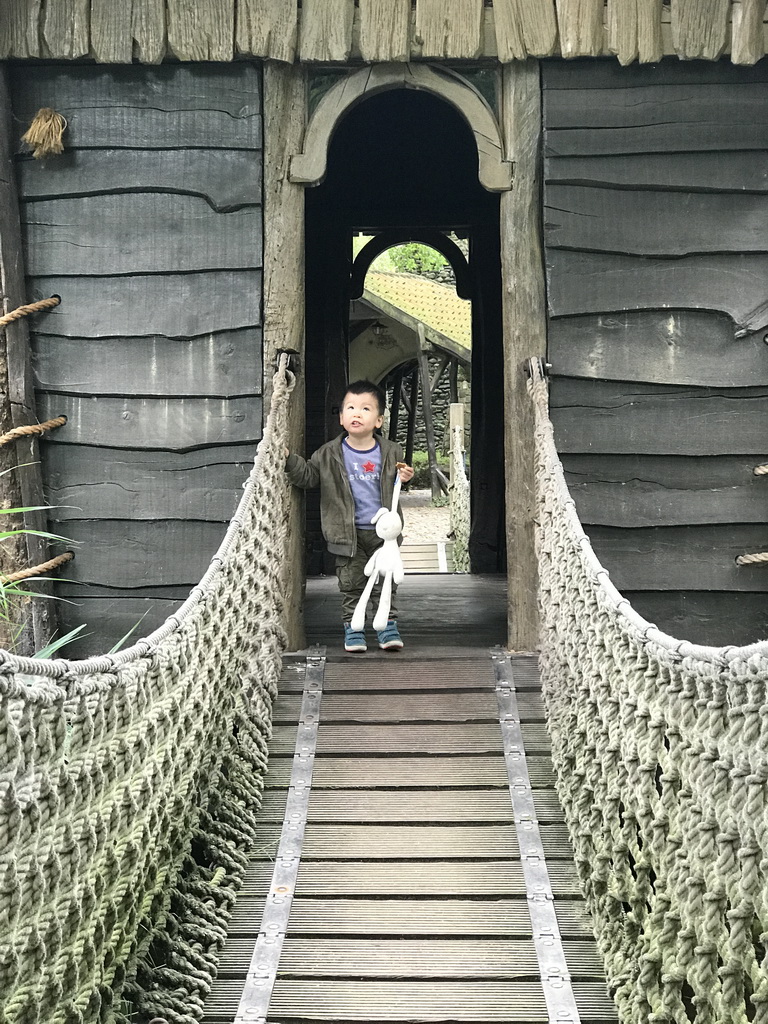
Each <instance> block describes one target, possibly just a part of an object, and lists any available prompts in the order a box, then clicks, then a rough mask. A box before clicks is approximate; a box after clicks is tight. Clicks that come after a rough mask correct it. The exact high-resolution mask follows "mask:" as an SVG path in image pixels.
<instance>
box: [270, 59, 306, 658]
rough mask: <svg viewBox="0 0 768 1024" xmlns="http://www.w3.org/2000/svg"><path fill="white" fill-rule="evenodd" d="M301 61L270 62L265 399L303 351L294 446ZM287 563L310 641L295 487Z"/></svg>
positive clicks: (291, 625)
mask: <svg viewBox="0 0 768 1024" xmlns="http://www.w3.org/2000/svg"><path fill="white" fill-rule="evenodd" d="M304 90H305V78H304V70H303V68H302V67H301V65H291V64H277V63H273V62H272V61H265V62H264V400H265V404H266V403H268V402H269V398H270V394H271V383H272V374H273V373H274V367H275V361H276V358H277V353H278V351H279V350H280V349H293V350H295V351H296V352H298V353H299V361H300V365H301V372H300V374H299V377H298V381H297V384H296V388H295V390H294V392H293V396H292V398H291V432H290V441H289V447H290V448H291V449H292V450H293V451H301V450H303V446H304V394H305V381H304V372H303V368H304V363H305V359H304V189H303V188H302V186H301V185H295V184H293V183H292V182H291V181H289V179H288V165H289V162H290V159H291V157H292V156H293V155H294V154H295V153H298V152H300V150H301V139H302V134H303V131H304V111H305V100H304ZM289 537H290V541H289V551H288V559H287V564H286V582H287V601H286V613H287V619H288V643H289V647H290V649H292V650H298V649H299V648H301V647H303V646H304V643H305V640H304V623H303V617H302V603H303V596H304V579H305V566H304V499H303V492H300V491H298V490H297V489H296V488H294V489H293V499H292V503H291V510H290V521H289Z"/></svg>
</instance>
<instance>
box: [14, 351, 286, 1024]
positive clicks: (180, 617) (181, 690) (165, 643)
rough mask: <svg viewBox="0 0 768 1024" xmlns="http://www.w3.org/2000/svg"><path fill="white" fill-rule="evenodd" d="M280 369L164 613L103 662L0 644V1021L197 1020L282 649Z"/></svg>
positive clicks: (234, 883) (252, 811)
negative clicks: (46, 656)
mask: <svg viewBox="0 0 768 1024" xmlns="http://www.w3.org/2000/svg"><path fill="white" fill-rule="evenodd" d="M287 358H288V357H287V356H285V355H284V356H281V361H280V366H279V369H278V372H277V374H276V376H275V378H274V391H273V398H272V405H271V408H270V412H269V417H268V421H267V424H266V427H265V431H264V437H263V439H262V441H261V443H260V444H259V448H258V454H257V456H256V460H255V463H254V467H253V470H252V472H251V474H250V477H249V479H248V481H247V483H246V485H245V489H244V493H243V497H242V500H241V501H240V504H239V506H238V508H237V511H236V513H235V516H234V518H233V520H232V522H231V524H230V526H229V529H228V530H227V533H226V536H225V538H224V540H223V542H222V544H221V547H220V548H219V550H218V552H217V553H216V555H215V556H214V558H213V560H212V561H211V564H210V566H209V568H208V570H207V572H206V574H205V576H204V577H203V579H202V580H201V581H200V583H199V584H198V586H196V587H195V588H194V589H193V591H192V592H191V594H190V596H189V598H188V599H187V601H186V602H185V603H184V604H183V605H182V607H181V608H180V609H179V610H178V612H177V613H176V614H175V615H173V616H171V617H170V618H169V619H168V620H167V621H166V622H165V623H164V624H163V626H161V627H160V628H159V629H158V630H157V631H156V632H155V633H153V634H152V635H151V636H149V637H147V638H146V639H144V640H140V641H139V642H138V643H137V644H135V645H134V646H133V647H132V648H130V649H128V650H126V651H122V652H119V653H117V654H114V655H110V656H105V657H93V658H89V659H88V660H85V661H80V662H70V661H64V660H58V661H40V660H34V659H28V658H18V657H14V656H13V655H11V654H8V653H7V652H0V703H1V705H2V708H1V714H0V745H1V748H2V773H1V774H0V1022H1V1024H35V1022H44V1024H58V1022H62V1024H64V1022H67V1024H70V1022H72V1024H74V1022H83V1024H85V1022H91V1021H96V1020H105V1021H106V1020H110V1021H111V1020H126V1021H127V1020H128V1019H131V1020H132V1021H145V1022H146V1021H149V1020H150V1019H152V1018H154V1017H159V1018H163V1019H164V1020H166V1021H167V1022H168V1024H182V1022H184V1024H188V1022H191V1021H194V1020H197V1019H199V1018H200V1017H201V1016H202V1005H203V1000H204V997H205V995H206V993H207V991H208V989H209V987H210V982H211V979H212V977H213V975H214V973H215V964H216V959H217V953H218V950H219V948H220V947H221V945H222V944H223V941H224V939H225V937H226V920H227V917H228V912H229V909H230V907H231V906H232V904H233V902H234V896H235V891H236V889H237V888H238V887H239V885H240V882H241V880H242V876H243V873H244V870H245V866H246V863H247V854H246V851H247V850H248V848H249V847H250V846H251V845H252V842H253V837H254V829H255V817H256V812H257V809H258V807H259V805H260V802H261V791H262V784H263V779H262V776H263V773H264V771H265V769H266V758H267V740H268V737H269V732H270V724H269V723H270V712H271V702H272V699H273V697H274V695H275V693H276V685H277V680H278V677H279V673H280V661H281V652H282V650H283V649H284V647H285V643H286V637H285V633H284V628H283V586H284V581H283V579H282V572H283V566H284V564H285V558H284V557H283V554H282V552H283V550H284V547H285V542H286V533H287V525H286V514H287V499H288V486H287V483H286V480H285V474H284V472H283V464H284V458H283V447H284V445H285V443H286V440H285V439H286V436H287V423H286V419H287V417H286V412H287V402H288V397H289V394H290V392H291V390H292V389H293V384H294V381H293V377H292V375H291V374H290V373H289V372H288V370H287Z"/></svg>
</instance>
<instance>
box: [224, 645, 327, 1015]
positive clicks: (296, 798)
mask: <svg viewBox="0 0 768 1024" xmlns="http://www.w3.org/2000/svg"><path fill="white" fill-rule="evenodd" d="M324 672H325V648H324V647H313V648H311V649H310V653H309V654H308V655H307V670H306V675H305V677H304V691H303V694H302V699H301V713H300V717H299V725H298V730H297V732H296V748H295V753H294V756H293V766H292V769H291V779H290V783H289V789H288V800H287V802H286V807H285V819H284V821H283V828H282V832H281V833H280V842H279V845H278V848H277V854H276V855H275V867H274V871H273V872H272V881H271V884H270V887H269V893H268V895H267V902H266V905H265V907H264V914H263V916H262V919H261V928H260V930H259V934H258V936H257V938H256V943H255V945H254V948H253V955H252V957H251V963H250V967H249V968H248V974H247V975H246V979H245V985H244V987H243V992H242V995H241V996H240V1003H239V1005H238V1008H237V1014H236V1016H235V1024H245V1022H248V1024H266V1020H267V1011H268V1009H269V1003H270V999H271V998H272V992H273V989H274V987H275V980H276V978H277V968H278V964H279V962H280V954H281V952H282V948H283V940H284V939H285V935H286V932H287V930H288V918H289V917H290V913H291V905H292V903H293V894H294V892H295V890H296V878H297V876H298V873H299V865H300V863H301V848H302V845H303V842H304V832H305V829H306V824H307V809H308V807H309V795H310V791H311V788H312V769H313V766H314V760H315V750H316V747H317V729H318V725H319V722H320V701H321V699H322V694H323V675H324Z"/></svg>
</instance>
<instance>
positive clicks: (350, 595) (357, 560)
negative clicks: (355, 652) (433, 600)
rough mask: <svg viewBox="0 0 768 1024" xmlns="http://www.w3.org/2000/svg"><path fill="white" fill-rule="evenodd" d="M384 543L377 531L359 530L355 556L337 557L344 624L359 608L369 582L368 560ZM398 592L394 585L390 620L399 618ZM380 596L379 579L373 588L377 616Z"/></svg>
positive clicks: (372, 599) (372, 601) (373, 603)
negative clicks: (367, 572)
mask: <svg viewBox="0 0 768 1024" xmlns="http://www.w3.org/2000/svg"><path fill="white" fill-rule="evenodd" d="M383 543H384V541H383V540H382V539H381V537H379V535H378V534H377V533H376V531H375V530H358V531H357V551H356V552H355V553H354V555H352V556H351V557H348V556H346V555H337V556H336V578H337V579H338V581H339V591H340V592H341V617H342V619H343V620H344V622H349V620H350V619H351V618H352V616H353V614H354V612H355V608H357V602H358V601H359V600H360V595H361V594H362V592H363V591H364V590H365V585H366V583H367V582H368V577H367V576H366V575H365V566H366V564H367V562H368V559H369V558H370V557H371V555H372V554H373V552H374V551H375V550H376V549H377V548H380V547H381V545H382V544H383ZM396 591H397V587H396V586H395V585H394V584H393V585H392V602H391V605H390V609H389V617H390V619H396V618H397V605H396V603H395V593H396ZM380 594H381V578H379V582H378V583H377V584H376V586H375V587H374V588H373V594H372V595H371V603H372V605H373V614H374V615H375V614H376V609H377V608H378V606H379V595H380ZM366 617H367V609H366Z"/></svg>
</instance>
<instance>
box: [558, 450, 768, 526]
mask: <svg viewBox="0 0 768 1024" xmlns="http://www.w3.org/2000/svg"><path fill="white" fill-rule="evenodd" d="M763 462H768V455H765V456H763V455H760V456H757V457H753V458H745V457H744V456H737V455H734V456H719V457H714V458H707V457H706V456H697V457H695V458H686V457H684V456H673V455H672V456H644V455H627V456H621V455H564V456H563V466H564V468H565V476H566V480H567V481H568V488H569V490H570V492H571V495H572V497H573V499H574V501H575V502H576V509H577V511H578V513H579V518H580V519H581V521H582V522H583V523H594V524H600V525H602V526H623V527H638V526H684V525H687V524H706V523H711V524H717V523H722V524H725V523H763V522H765V519H766V502H768V480H766V479H765V478H762V477H756V476H755V475H754V474H753V472H752V470H753V468H754V466H755V465H757V464H761V463H763Z"/></svg>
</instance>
